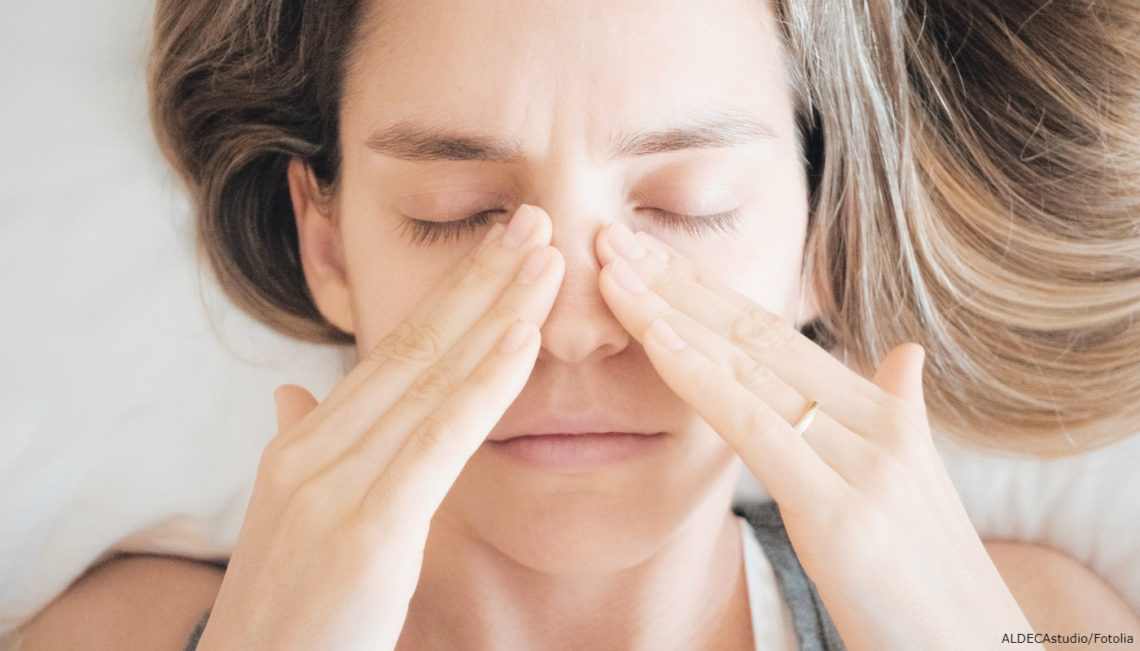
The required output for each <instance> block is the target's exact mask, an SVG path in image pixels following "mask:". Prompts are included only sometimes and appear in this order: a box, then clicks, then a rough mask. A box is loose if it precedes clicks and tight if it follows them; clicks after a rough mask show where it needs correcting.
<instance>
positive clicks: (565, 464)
mask: <svg viewBox="0 0 1140 651" xmlns="http://www.w3.org/2000/svg"><path fill="white" fill-rule="evenodd" d="M664 439H665V435H664V433H663V432H657V433H655V434H648V433H641V432H577V433H546V434H532V435H524V436H513V437H510V438H507V439H502V440H498V441H492V440H490V439H488V440H487V442H486V443H485V444H484V445H485V446H486V447H487V448H488V449H489V450H491V451H493V452H497V453H499V454H502V455H503V456H505V457H507V458H508V459H510V460H511V461H514V462H517V463H520V464H522V465H524V466H529V467H532V468H536V469H539V470H545V471H562V472H565V471H582V470H589V469H591V468H595V467H598V466H606V465H611V464H616V463H620V462H623V461H629V460H631V459H634V458H636V457H639V456H642V455H645V454H648V453H650V452H652V451H653V450H654V449H656V448H657V447H658V446H660V445H661V442H662V441H664Z"/></svg>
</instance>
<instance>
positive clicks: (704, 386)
mask: <svg viewBox="0 0 1140 651" xmlns="http://www.w3.org/2000/svg"><path fill="white" fill-rule="evenodd" d="M664 323H665V322H664V321H656V322H654V325H653V326H652V327H651V328H648V329H647V331H646V336H645V339H644V342H643V346H644V347H645V352H646V354H647V355H648V356H649V359H650V361H651V362H652V363H653V366H654V368H655V369H657V372H658V374H660V375H661V378H662V379H663V380H664V381H665V383H666V384H667V385H669V387H670V388H671V389H672V390H673V391H674V392H675V393H676V394H677V395H678V396H680V397H681V399H682V400H684V401H685V402H687V403H688V404H690V405H692V406H693V408H694V409H695V410H696V411H697V413H698V414H700V416H701V417H702V418H703V419H704V420H705V421H706V422H707V423H708V424H709V425H710V426H711V427H712V428H713V429H715V430H716V431H717V432H718V433H719V434H720V435H721V436H722V437H723V438H724V439H725V441H726V442H728V444H729V445H730V446H731V447H732V448H733V449H734V450H736V453H737V454H738V455H739V456H740V458H741V459H743V460H744V463H745V464H746V465H747V466H748V468H749V469H750V470H751V471H752V472H753V474H755V475H756V478H757V479H758V480H759V481H760V483H761V484H763V485H764V487H765V489H767V490H768V492H769V493H770V494H771V495H772V498H773V499H775V500H776V501H777V502H778V503H779V504H780V506H781V507H784V506H788V507H790V508H797V509H798V508H803V507H804V505H810V504H813V503H814V504H819V503H826V502H824V501H821V500H826V499H828V497H829V496H832V495H835V494H836V491H838V490H841V489H842V488H843V486H844V485H845V483H844V481H843V479H842V477H840V476H839V475H838V474H837V473H836V472H835V471H834V470H833V469H832V468H831V467H830V466H828V465H827V464H826V463H825V462H824V461H823V459H821V458H820V456H819V455H818V454H816V452H815V451H814V450H812V448H811V447H810V446H809V445H808V443H807V442H806V441H805V440H804V439H803V438H802V437H801V436H799V435H798V434H796V432H795V431H794V430H793V429H792V428H791V426H790V425H789V424H788V423H787V421H786V420H784V418H783V417H781V416H780V415H779V414H777V413H776V412H775V411H773V410H772V408H771V407H769V406H768V405H766V404H765V403H764V401H763V400H760V399H758V398H757V397H756V396H754V395H753V394H752V392H751V391H749V390H747V389H746V388H745V387H743V386H741V385H740V384H739V383H738V382H736V381H735V380H734V379H733V378H732V376H731V374H730V372H729V371H728V370H727V369H725V368H723V367H720V366H717V365H716V364H714V363H713V362H712V360H710V359H709V358H708V357H706V356H705V355H703V354H701V352H700V351H698V350H697V349H695V348H693V347H691V346H688V345H686V344H685V342H684V340H682V339H681V338H680V336H679V335H678V334H677V333H676V332H674V331H672V330H671V329H670V328H669V327H668V326H667V325H664ZM663 325H664V327H662V326H663Z"/></svg>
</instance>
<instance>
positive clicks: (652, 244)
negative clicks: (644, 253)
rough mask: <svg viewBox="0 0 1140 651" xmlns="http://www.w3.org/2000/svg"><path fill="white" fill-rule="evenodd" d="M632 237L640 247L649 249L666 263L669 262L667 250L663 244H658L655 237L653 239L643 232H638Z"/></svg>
mask: <svg viewBox="0 0 1140 651" xmlns="http://www.w3.org/2000/svg"><path fill="white" fill-rule="evenodd" d="M634 237H635V238H637V241H638V242H640V243H641V245H642V246H644V247H645V248H647V249H649V251H650V252H651V253H653V254H654V255H656V256H657V257H659V258H661V259H662V260H665V261H666V262H668V261H669V250H668V249H666V248H665V245H664V244H662V243H661V242H658V241H657V238H656V237H653V236H652V235H650V234H649V233H646V232H645V231H638V232H637V234H636V235H634Z"/></svg>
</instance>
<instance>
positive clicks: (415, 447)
mask: <svg viewBox="0 0 1140 651" xmlns="http://www.w3.org/2000/svg"><path fill="white" fill-rule="evenodd" d="M539 341H540V337H539V332H538V327H537V326H536V325H534V324H533V323H530V322H527V321H519V322H518V323H517V324H515V326H513V327H512V328H511V330H510V331H508V332H507V334H506V335H504V336H503V338H502V340H500V342H499V344H498V345H497V346H496V347H495V349H494V350H493V351H491V352H490V353H488V354H487V355H486V357H484V358H483V359H482V360H481V361H480V363H479V364H478V366H476V367H475V368H474V369H473V370H472V372H471V373H470V375H469V376H468V377H467V378H465V379H464V381H463V382H461V383H458V384H457V385H456V387H455V390H454V391H453V392H452V393H451V394H450V395H449V396H447V398H446V399H445V400H443V401H442V402H441V403H440V404H439V405H438V406H437V407H436V409H434V410H433V411H432V412H431V413H430V414H428V415H427V416H426V417H425V418H424V419H423V420H422V421H421V422H420V423H418V424H417V426H416V427H415V429H414V431H413V433H412V435H411V436H409V437H408V438H407V439H406V441H405V442H404V444H403V446H402V447H401V448H400V450H399V452H398V453H397V454H396V456H395V458H393V459H392V461H391V463H390V464H389V465H388V467H387V468H386V469H385V470H384V472H382V473H380V472H377V473H376V475H377V476H376V477H375V479H374V481H373V482H372V483H371V485H370V487H369V489H368V491H367V493H366V494H365V495H364V497H363V500H362V502H361V515H362V517H363V518H364V520H365V521H366V522H374V523H377V524H383V523H386V522H392V521H396V522H400V523H401V524H403V523H410V524H412V525H415V524H417V523H418V524H421V525H424V526H426V524H427V522H428V521H430V519H431V517H432V516H433V515H434V513H435V511H436V509H438V508H439V504H440V502H442V501H443V498H444V496H445V495H447V492H448V491H449V490H451V486H452V484H454V483H455V479H456V478H457V477H458V476H459V473H460V472H461V471H462V470H463V466H464V465H466V463H467V460H468V459H469V458H470V457H471V455H472V454H474V453H475V451H476V450H477V449H478V448H479V446H480V445H482V443H483V441H484V440H485V439H486V437H487V435H488V434H489V433H490V431H491V429H492V428H493V427H494V426H495V424H496V423H497V422H498V421H499V419H500V418H501V417H502V415H503V413H504V412H505V411H506V410H507V407H509V406H510V405H511V403H512V402H513V401H514V399H515V398H516V397H517V396H518V394H519V392H520V391H522V388H523V386H524V385H525V384H526V381H527V378H528V377H529V376H530V372H531V369H533V368H534V362H535V360H536V359H537V357H538V349H539ZM389 518H392V519H389Z"/></svg>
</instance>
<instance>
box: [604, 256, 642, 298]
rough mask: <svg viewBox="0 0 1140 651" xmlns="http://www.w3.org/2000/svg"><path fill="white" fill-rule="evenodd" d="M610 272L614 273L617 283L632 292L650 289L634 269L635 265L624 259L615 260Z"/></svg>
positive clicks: (638, 292) (637, 292) (636, 292)
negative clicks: (627, 262)
mask: <svg viewBox="0 0 1140 651" xmlns="http://www.w3.org/2000/svg"><path fill="white" fill-rule="evenodd" d="M610 273H612V274H613V275H614V280H616V281H617V284H618V285H621V288H622V289H624V290H625V291H627V292H629V293H631V294H640V293H642V292H644V291H645V290H646V289H648V287H646V286H645V283H643V282H642V281H641V278H639V277H638V275H637V272H635V271H634V270H633V267H630V266H629V265H628V264H626V263H625V261H624V260H615V261H614V263H613V266H612V267H611V268H610Z"/></svg>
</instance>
